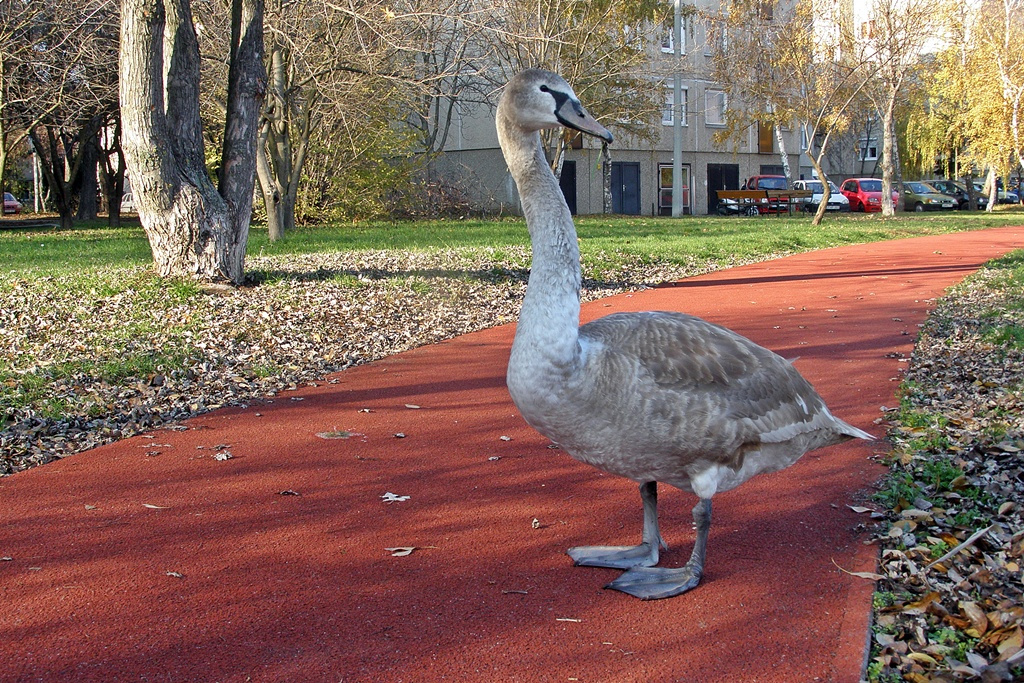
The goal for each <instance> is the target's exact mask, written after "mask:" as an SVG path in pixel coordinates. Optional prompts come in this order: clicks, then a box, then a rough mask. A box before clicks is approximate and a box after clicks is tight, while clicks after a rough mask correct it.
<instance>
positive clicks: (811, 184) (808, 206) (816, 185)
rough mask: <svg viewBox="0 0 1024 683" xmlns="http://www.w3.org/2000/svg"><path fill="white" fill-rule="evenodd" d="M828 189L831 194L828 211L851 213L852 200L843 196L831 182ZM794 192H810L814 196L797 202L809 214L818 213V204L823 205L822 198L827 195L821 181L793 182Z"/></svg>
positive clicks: (802, 198) (826, 207) (826, 208)
mask: <svg viewBox="0 0 1024 683" xmlns="http://www.w3.org/2000/svg"><path fill="white" fill-rule="evenodd" d="M828 187H829V191H830V192H831V194H830V195H829V198H828V204H827V205H826V206H825V210H826V211H849V210H850V200H849V199H847V198H846V197H844V196H843V194H842V193H841V192H840V191H839V188H838V187H837V186H836V184H835V183H833V182H832V181H831V180H830V181H828ZM793 189H794V190H810V191H811V192H813V193H814V194H813V195H812V196H810V197H800V198H799V199H797V200H796V201H797V202H798V203H799V204H801V205H802V207H803V210H804V211H807V212H812V211H817V210H818V204H820V203H821V198H822V197H823V196H824V194H825V188H824V187H823V186H822V184H821V181H820V180H796V181H793Z"/></svg>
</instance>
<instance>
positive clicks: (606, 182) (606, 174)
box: [601, 141, 613, 213]
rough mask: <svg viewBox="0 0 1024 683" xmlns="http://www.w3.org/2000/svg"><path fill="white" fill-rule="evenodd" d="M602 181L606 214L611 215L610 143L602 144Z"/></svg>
mask: <svg viewBox="0 0 1024 683" xmlns="http://www.w3.org/2000/svg"><path fill="white" fill-rule="evenodd" d="M601 179H602V183H601V186H602V189H603V190H604V207H603V209H604V213H611V212H612V208H613V202H612V155H611V153H610V152H609V151H608V143H607V142H604V141H602V142H601Z"/></svg>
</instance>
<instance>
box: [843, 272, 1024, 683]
mask: <svg viewBox="0 0 1024 683" xmlns="http://www.w3.org/2000/svg"><path fill="white" fill-rule="evenodd" d="M1011 258H1012V257H1011ZM1006 330H1024V288H1022V287H1021V285H1019V284H1014V282H1013V280H1012V279H1008V278H1007V277H1006V276H1005V274H1004V273H1003V272H1001V271H1000V268H999V267H998V265H996V266H993V267H986V268H983V269H982V270H980V271H978V273H976V274H975V275H973V276H971V277H969V278H968V279H967V280H965V281H964V282H963V283H961V284H960V285H959V286H957V287H956V288H954V289H953V290H951V292H950V293H949V295H948V296H947V297H945V298H943V299H942V300H940V301H939V302H938V303H937V306H936V309H935V311H933V313H932V314H931V315H930V316H929V318H928V320H927V322H926V323H925V325H924V327H923V328H922V331H921V334H920V338H919V339H918V342H917V344H916V347H915V351H914V354H913V357H912V358H911V362H910V365H909V367H908V368H907V369H906V375H905V377H904V381H903V384H902V387H901V405H900V408H899V409H896V410H894V411H892V413H891V414H890V421H891V428H890V431H889V439H890V441H891V442H892V443H893V446H894V449H893V452H892V455H891V462H890V473H889V475H888V476H887V477H886V479H885V480H883V482H881V483H880V485H879V491H878V492H877V493H876V494H875V496H874V499H875V502H878V503H881V504H882V505H881V506H880V507H883V508H885V514H886V519H887V521H886V522H884V523H882V524H880V525H879V526H878V528H877V531H876V533H875V535H874V540H875V542H877V543H878V545H879V546H880V550H881V552H880V560H879V574H880V576H881V578H880V579H879V582H878V585H877V588H876V593H875V599H874V601H873V602H874V605H873V607H874V626H873V630H872V649H871V656H870V660H869V662H868V670H867V680H868V681H870V682H871V683H889V682H890V681H892V682H895V681H910V682H911V683H954V682H959V681H981V682H983V683H995V682H997V681H1022V680H1024V649H1022V648H1024V633H1022V628H1024V581H1022V572H1021V565H1022V564H1024V515H1022V511H1024V461H1022V458H1021V455H1020V452H1021V450H1022V449H1024V344H1022V343H1020V342H1019V341H1018V342H1016V343H1007V339H1009V341H1010V342H1012V341H1013V340H1012V337H1005V336H1003V334H1002V331H1006ZM855 511H859V510H857V509H855Z"/></svg>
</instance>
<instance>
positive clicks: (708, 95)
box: [704, 90, 726, 126]
mask: <svg viewBox="0 0 1024 683" xmlns="http://www.w3.org/2000/svg"><path fill="white" fill-rule="evenodd" d="M725 107H726V102H725V92H724V91H722V90H705V91H704V122H705V123H707V125H709V126H724V125H725Z"/></svg>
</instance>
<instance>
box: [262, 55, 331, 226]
mask: <svg viewBox="0 0 1024 683" xmlns="http://www.w3.org/2000/svg"><path fill="white" fill-rule="evenodd" d="M287 59H288V54H287V52H286V50H285V49H284V48H282V47H280V46H275V47H274V49H273V50H272V51H271V55H270V73H269V84H268V98H267V100H268V101H267V103H266V105H265V106H264V108H263V115H262V119H261V121H260V132H259V142H258V144H257V146H256V151H257V167H256V171H257V177H258V178H259V182H260V191H261V193H262V195H263V203H264V206H265V207H266V211H267V232H268V234H269V237H270V240H271V241H272V242H273V241H276V240H279V239H281V238H283V237H284V235H285V234H286V233H287V232H289V231H291V230H292V229H294V228H295V202H296V198H297V197H298V187H299V182H300V180H301V179H302V169H303V165H304V164H305V160H306V151H307V150H308V148H309V138H310V134H311V132H312V123H313V107H314V105H315V103H316V101H317V93H316V91H315V89H314V88H308V89H307V90H306V92H305V97H304V99H303V101H302V106H301V109H299V110H298V112H297V113H296V111H295V107H293V106H292V105H291V104H290V102H292V101H293V100H294V99H295V97H296V95H295V93H296V92H299V91H300V89H299V88H297V87H293V85H292V83H291V82H290V80H289V77H288V72H289V65H288V63H287Z"/></svg>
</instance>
